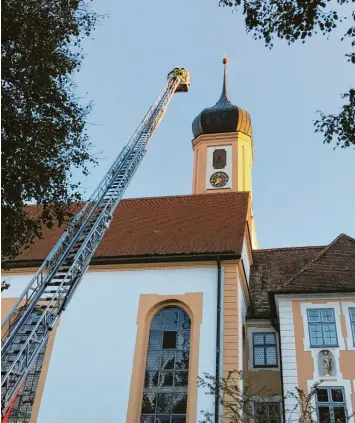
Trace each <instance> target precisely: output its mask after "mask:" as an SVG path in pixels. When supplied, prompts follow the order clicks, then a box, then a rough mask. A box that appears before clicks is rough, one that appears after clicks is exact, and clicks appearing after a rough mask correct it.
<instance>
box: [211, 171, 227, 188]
mask: <svg viewBox="0 0 355 423" xmlns="http://www.w3.org/2000/svg"><path fill="white" fill-rule="evenodd" d="M228 180H229V176H228V175H227V174H226V173H225V172H215V173H214V174H213V175H212V176H211V178H210V183H211V185H212V186H213V187H214V188H223V187H224V186H225V185H226V184H227V182H228Z"/></svg>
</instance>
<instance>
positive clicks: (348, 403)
mask: <svg viewBox="0 0 355 423" xmlns="http://www.w3.org/2000/svg"><path fill="white" fill-rule="evenodd" d="M192 132H193V140H192V154H193V157H194V166H193V174H192V175H191V177H192V178H191V179H192V194H191V195H183V196H171V197H156V198H139V199H128V200H122V201H121V202H120V205H119V206H118V208H117V209H116V212H115V214H114V217H113V220H112V223H111V225H110V227H109V229H108V231H107V232H106V235H105V237H104V239H103V241H102V243H101V245H100V247H99V248H98V250H97V251H96V254H95V256H94V258H93V260H92V262H91V265H90V267H89V269H88V272H87V273H86V274H85V276H84V277H83V280H82V281H81V284H80V286H79V288H78V290H77V291H76V293H75V295H74V297H73V299H72V301H71V302H70V305H69V307H68V309H67V310H66V311H65V312H64V313H63V315H62V316H61V318H60V320H59V322H58V323H57V324H56V326H55V328H54V329H53V331H52V332H51V335H50V337H49V339H48V342H47V345H46V348H45V349H44V350H43V351H42V353H41V354H39V356H38V358H37V362H36V363H35V365H34V366H33V367H32V368H31V370H30V372H29V374H28V375H27V377H26V380H25V385H24V387H23V389H22V391H21V392H20V394H19V395H18V397H17V399H16V403H15V406H14V407H13V409H12V411H11V415H10V417H9V419H8V423H28V422H30V423H84V422H85V423H98V422H107V423H198V422H200V421H201V420H203V418H204V417H203V416H204V413H210V414H211V416H212V417H211V418H212V420H211V421H213V422H215V423H222V422H223V423H224V422H229V421H233V420H228V419H227V418H226V409H225V407H223V406H222V405H220V404H218V402H217V403H216V397H215V395H211V394H209V393H208V392H207V391H206V387H203V386H200V385H199V384H198V383H197V380H198V377H203V376H204V375H205V374H208V375H211V376H213V377H216V378H220V377H222V378H223V377H227V376H228V374H229V372H233V371H237V372H240V373H239V375H240V380H238V381H236V383H237V384H238V385H239V387H240V389H241V390H243V389H246V387H248V392H249V393H250V396H251V400H252V407H253V409H254V411H255V412H254V413H253V414H252V416H249V419H246V421H250V422H251V423H253V422H254V421H255V422H258V421H260V422H263V423H281V422H283V423H286V422H288V421H291V420H295V421H296V420H297V419H298V417H299V415H300V412H301V410H300V409H301V405H300V404H299V402H298V398H297V397H296V396H295V395H293V394H292V393H294V392H296V389H297V388H298V389H301V390H303V392H305V393H307V392H309V391H310V390H311V389H312V386H314V384H315V383H319V386H318V390H317V392H316V395H315V396H314V398H312V401H311V402H312V406H313V407H314V415H315V419H316V421H319V422H322V423H328V422H329V423H336V422H344V423H345V422H346V421H347V422H349V423H355V419H354V417H353V416H351V414H352V413H353V412H354V411H355V239H353V238H351V237H350V236H348V235H345V234H340V235H339V236H338V237H337V238H336V239H334V240H329V244H328V245H322V246H305V247H287V248H274V249H259V247H258V242H257V236H256V226H255V222H254V215H253V204H252V167H253V134H252V124H251V118H250V115H249V113H248V112H247V111H245V110H243V109H242V108H240V107H238V106H235V105H233V104H232V103H231V101H230V99H229V97H228V93H227V75H226V59H225V60H224V79H223V88H222V94H221V96H220V98H219V100H218V102H217V103H216V104H215V105H214V106H213V107H209V108H206V109H204V110H203V111H202V112H201V113H200V114H199V115H198V116H197V117H196V118H195V119H194V120H193V123H192ZM295 224H296V225H297V222H295ZM62 232H63V229H62V228H53V229H51V230H46V231H45V232H44V237H43V239H41V240H38V241H37V242H36V243H35V244H34V245H32V246H31V247H30V248H29V249H27V250H25V251H24V252H23V253H22V255H21V256H20V257H19V258H18V259H17V260H16V261H13V262H11V263H8V264H9V265H10V270H9V271H6V272H4V273H3V279H6V280H8V282H9V284H10V287H9V288H8V289H7V290H5V291H3V293H2V294H3V295H2V319H4V318H5V317H6V315H7V313H8V312H9V310H10V309H11V307H12V306H13V305H14V304H15V303H16V300H17V298H18V297H19V296H20V294H21V293H22V291H23V290H24V289H25V287H26V286H27V284H28V282H29V281H30V279H31V276H32V275H33V274H34V273H35V272H36V270H37V269H38V267H39V266H40V264H41V263H42V262H43V261H44V259H45V258H46V256H47V255H48V253H49V252H50V250H51V249H52V247H53V246H54V244H55V243H56V241H57V240H58V239H59V237H60V235H61V234H62ZM36 318H37V314H36V313H34V314H33V316H32V319H33V322H32V323H31V322H29V324H33V323H35V322H36ZM263 387H266V388H267V389H265V390H264V389H263ZM32 392H33V393H32ZM260 403H262V404H263V407H262V409H263V411H262V415H261V412H260V413H259V409H260V407H258V405H259V404H260Z"/></svg>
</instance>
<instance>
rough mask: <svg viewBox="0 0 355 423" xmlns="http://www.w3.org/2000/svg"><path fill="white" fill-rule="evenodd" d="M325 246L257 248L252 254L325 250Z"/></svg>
mask: <svg viewBox="0 0 355 423" xmlns="http://www.w3.org/2000/svg"><path fill="white" fill-rule="evenodd" d="M325 247H327V245H305V246H300V247H276V248H259V249H258V250H253V254H254V253H263V252H264V251H280V250H306V249H310V248H325Z"/></svg>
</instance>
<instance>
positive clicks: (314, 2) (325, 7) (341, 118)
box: [219, 0, 355, 148]
mask: <svg viewBox="0 0 355 423" xmlns="http://www.w3.org/2000/svg"><path fill="white" fill-rule="evenodd" d="M351 2H352V0H336V1H335V2H334V1H330V0H297V1H296V0H256V1H254V0H219V4H220V5H222V6H227V7H232V8H234V9H235V10H237V11H241V13H242V14H243V15H244V16H245V25H246V29H247V32H251V33H252V34H253V37H254V38H255V39H264V41H265V44H266V46H267V47H270V48H272V47H273V45H274V39H275V38H280V39H282V40H286V42H287V43H288V44H291V43H294V42H296V41H299V40H301V41H302V43H304V42H305V41H306V39H307V38H308V37H311V36H313V35H315V34H318V33H320V34H322V35H324V36H326V35H328V34H329V33H330V32H332V31H333V30H334V29H335V28H337V26H338V25H339V23H342V22H344V23H345V22H346V21H347V19H349V20H352V21H354V20H355V12H354V11H352V12H351V13H350V12H347V8H346V5H347V4H348V3H349V4H350V3H351ZM349 9H350V8H349ZM342 13H344V14H345V16H343V15H342ZM346 14H348V16H346ZM343 40H347V41H349V43H350V46H351V48H354V47H355V25H354V24H352V25H350V27H349V28H348V29H347V31H346V32H345V34H344V36H343V37H342V38H341V41H343ZM346 59H347V61H348V62H350V63H352V64H355V51H351V52H349V53H347V54H346ZM341 98H342V99H344V100H345V101H344V104H343V106H342V107H341V110H340V111H339V112H338V113H335V114H325V113H323V112H321V111H318V115H319V117H318V119H317V120H315V122H314V126H315V132H321V133H323V135H324V139H323V142H324V143H331V142H335V146H336V147H338V146H340V147H341V148H347V147H350V146H355V89H354V88H350V89H349V92H347V93H345V94H342V95H341Z"/></svg>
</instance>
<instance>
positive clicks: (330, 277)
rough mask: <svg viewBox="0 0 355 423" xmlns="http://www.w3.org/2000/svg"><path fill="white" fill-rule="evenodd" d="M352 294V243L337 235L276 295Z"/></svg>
mask: <svg viewBox="0 0 355 423" xmlns="http://www.w3.org/2000/svg"><path fill="white" fill-rule="evenodd" d="M341 291H353V292H354V293H355V239H354V238H351V237H350V236H348V235H345V234H341V235H339V236H338V237H337V238H336V239H335V240H334V241H333V242H332V243H330V244H329V245H328V246H327V247H325V248H324V249H323V250H322V251H321V252H320V253H319V254H317V255H316V256H315V257H314V258H313V259H312V260H311V261H310V262H309V263H308V264H306V265H305V266H304V267H303V268H302V269H301V270H300V271H299V272H298V273H296V274H295V275H293V276H292V277H291V278H290V279H289V280H288V281H287V282H286V283H285V284H284V285H283V286H282V287H279V288H278V289H277V290H276V291H275V293H286V292H287V293H300V292H341Z"/></svg>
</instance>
